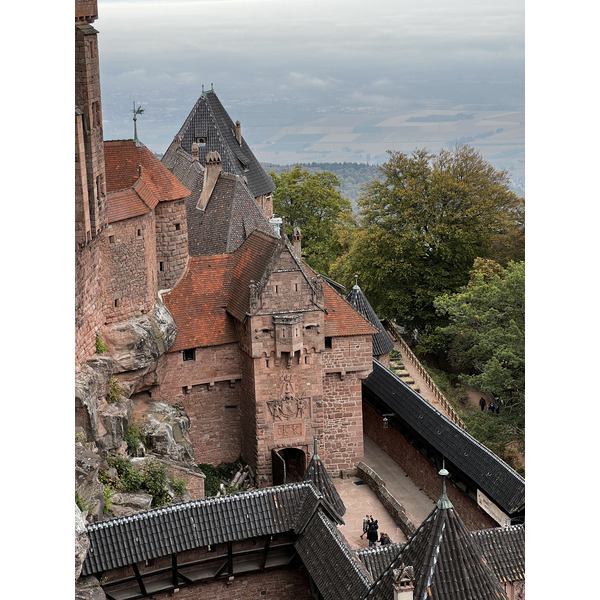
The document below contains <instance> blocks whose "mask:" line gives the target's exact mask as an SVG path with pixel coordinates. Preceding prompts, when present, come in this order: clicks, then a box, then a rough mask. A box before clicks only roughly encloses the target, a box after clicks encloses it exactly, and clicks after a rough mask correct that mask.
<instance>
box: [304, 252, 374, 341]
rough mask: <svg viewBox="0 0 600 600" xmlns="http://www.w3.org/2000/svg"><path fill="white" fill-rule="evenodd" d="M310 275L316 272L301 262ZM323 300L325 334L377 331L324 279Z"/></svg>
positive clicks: (342, 334)
mask: <svg viewBox="0 0 600 600" xmlns="http://www.w3.org/2000/svg"><path fill="white" fill-rule="evenodd" d="M302 264H303V265H304V267H305V269H306V270H307V271H308V273H309V274H310V275H311V276H312V277H316V276H317V274H316V273H315V272H314V271H313V270H312V269H311V268H310V267H309V266H308V265H307V264H306V263H304V262H303V263H302ZM323 301H324V303H325V310H326V311H327V312H326V314H325V335H326V336H327V337H341V336H346V335H365V334H374V333H379V330H378V329H375V327H373V325H371V323H369V321H367V319H365V318H364V317H363V316H362V315H361V314H360V313H358V312H356V309H355V308H354V307H353V306H352V305H351V304H350V303H349V302H348V301H347V300H346V299H345V298H342V296H340V295H339V294H338V293H337V292H336V291H335V290H334V289H333V287H331V286H330V285H329V284H328V283H327V282H326V281H323Z"/></svg>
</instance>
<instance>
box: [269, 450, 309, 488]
mask: <svg viewBox="0 0 600 600" xmlns="http://www.w3.org/2000/svg"><path fill="white" fill-rule="evenodd" d="M272 458H273V485H282V484H284V483H295V482H298V481H304V473H305V472H306V454H305V452H304V450H300V449H299V448H279V449H277V450H275V449H273V450H272Z"/></svg>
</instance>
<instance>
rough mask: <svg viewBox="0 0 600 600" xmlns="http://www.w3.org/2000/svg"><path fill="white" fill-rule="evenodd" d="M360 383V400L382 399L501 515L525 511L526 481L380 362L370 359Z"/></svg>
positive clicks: (390, 409)
mask: <svg viewBox="0 0 600 600" xmlns="http://www.w3.org/2000/svg"><path fill="white" fill-rule="evenodd" d="M362 383H363V398H366V399H368V398H369V395H371V396H374V397H375V398H378V399H379V400H381V401H382V402H383V403H384V404H385V405H386V406H387V408H386V410H389V411H390V412H391V411H393V412H394V413H395V414H396V415H398V417H400V418H401V419H402V420H403V421H404V422H405V423H406V424H407V425H408V426H409V427H411V428H412V429H413V430H414V431H415V432H416V433H418V434H419V435H420V436H421V437H422V438H424V439H425V440H426V441H427V442H428V443H429V444H431V446H433V447H434V448H435V449H436V450H437V451H438V452H439V453H440V454H441V455H442V456H444V457H445V458H446V461H447V462H448V461H449V462H450V463H452V465H454V468H455V469H458V470H460V471H462V472H463V473H464V474H465V475H467V476H468V477H469V478H470V479H471V480H472V481H473V482H474V483H475V484H476V485H477V486H478V487H479V488H480V489H481V490H482V491H483V492H484V493H485V494H486V495H487V496H488V497H489V498H490V499H491V500H492V501H493V502H495V503H496V504H497V505H498V506H499V507H500V508H501V509H502V510H503V511H504V512H506V513H507V514H508V515H512V514H514V513H517V512H519V511H521V510H523V509H524V507H525V480H524V479H523V478H522V477H521V476H520V475H519V474H518V473H517V472H516V471H514V470H513V469H511V467H509V466H508V465H507V464H506V463H505V462H504V461H502V460H501V459H500V458H499V457H498V456H496V455H495V454H494V453H493V452H491V451H490V450H488V449H487V448H486V447H485V446H484V445H483V444H481V443H479V442H478V441H477V440H476V439H475V438H474V437H472V436H471V435H469V434H468V433H467V432H465V431H463V430H462V429H460V427H457V426H456V425H455V424H454V423H452V421H450V420H449V419H448V418H447V417H446V416H445V415H443V414H442V413H441V412H439V411H438V410H436V409H435V408H434V407H433V406H432V405H431V404H429V403H428V402H427V401H426V400H425V399H423V398H422V397H421V396H420V395H419V394H417V393H416V392H415V391H414V390H413V389H411V388H410V387H409V386H408V385H406V384H405V383H404V382H403V381H401V380H400V378H399V377H398V376H397V375H395V374H394V373H392V372H391V371H390V370H389V369H386V368H385V367H384V366H383V365H382V364H381V363H380V362H379V361H377V360H373V372H372V373H371V374H370V375H369V377H367V378H366V379H364V380H363V382H362Z"/></svg>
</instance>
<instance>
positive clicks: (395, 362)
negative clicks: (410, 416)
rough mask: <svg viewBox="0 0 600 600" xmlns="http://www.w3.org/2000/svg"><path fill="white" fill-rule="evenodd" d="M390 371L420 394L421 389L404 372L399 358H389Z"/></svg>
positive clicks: (406, 372) (405, 371)
mask: <svg viewBox="0 0 600 600" xmlns="http://www.w3.org/2000/svg"><path fill="white" fill-rule="evenodd" d="M390 369H391V370H392V371H393V372H394V373H396V375H398V377H399V378H400V379H401V380H402V381H403V382H404V383H406V385H408V386H409V387H411V388H412V389H413V390H415V392H417V393H420V392H421V389H420V387H419V385H418V384H417V383H416V382H415V380H414V379H413V377H412V375H411V374H410V373H409V372H408V371H407V370H406V367H405V366H404V363H403V362H402V359H401V358H390Z"/></svg>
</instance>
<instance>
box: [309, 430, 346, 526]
mask: <svg viewBox="0 0 600 600" xmlns="http://www.w3.org/2000/svg"><path fill="white" fill-rule="evenodd" d="M304 481H310V482H311V483H312V484H313V485H314V486H315V487H316V488H317V489H318V490H319V492H321V494H322V495H323V497H324V498H325V500H327V502H328V503H329V504H330V505H331V506H332V508H333V509H334V510H335V512H336V513H337V514H339V515H340V516H343V515H344V513H345V512H346V507H345V506H344V503H343V502H342V499H341V498H340V495H339V494H338V491H337V489H336V488H335V485H334V484H333V481H332V480H331V477H330V476H329V473H328V472H327V469H326V468H325V466H324V465H323V463H322V462H321V459H320V458H319V454H318V451H317V438H315V447H314V452H313V455H312V458H311V459H310V462H309V463H308V467H307V469H306V473H305V475H304Z"/></svg>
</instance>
